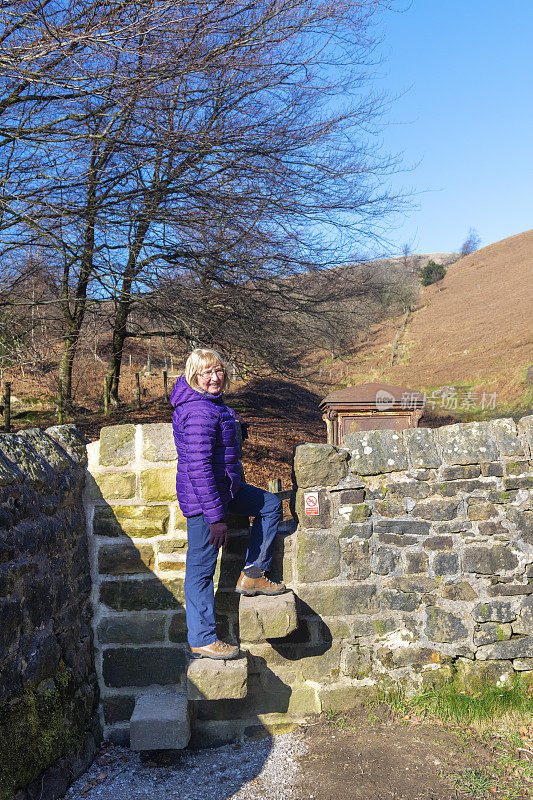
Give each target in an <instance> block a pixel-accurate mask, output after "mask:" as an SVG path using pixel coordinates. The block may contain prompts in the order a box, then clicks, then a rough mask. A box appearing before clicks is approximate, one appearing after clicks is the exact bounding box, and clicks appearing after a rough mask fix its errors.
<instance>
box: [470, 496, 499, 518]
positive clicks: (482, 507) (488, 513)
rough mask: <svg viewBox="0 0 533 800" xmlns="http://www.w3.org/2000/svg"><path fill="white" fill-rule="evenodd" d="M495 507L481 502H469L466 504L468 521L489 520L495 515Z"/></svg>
mask: <svg viewBox="0 0 533 800" xmlns="http://www.w3.org/2000/svg"><path fill="white" fill-rule="evenodd" d="M497 513H498V512H497V509H496V506H494V505H493V504H492V503H487V502H486V501H483V500H470V501H469V503H468V509H467V514H468V519H473V520H480V519H481V520H484V519H490V518H491V517H494V516H496V514H497Z"/></svg>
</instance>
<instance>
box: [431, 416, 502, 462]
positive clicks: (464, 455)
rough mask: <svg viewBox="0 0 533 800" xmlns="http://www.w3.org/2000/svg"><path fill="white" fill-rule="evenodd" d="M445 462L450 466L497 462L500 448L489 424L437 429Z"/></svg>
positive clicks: (478, 423)
mask: <svg viewBox="0 0 533 800" xmlns="http://www.w3.org/2000/svg"><path fill="white" fill-rule="evenodd" d="M435 435H436V436H437V437H438V439H439V441H440V445H441V448H442V453H443V457H444V460H445V461H446V462H447V463H448V464H479V463H480V462H482V461H483V462H485V461H495V460H496V459H497V458H498V456H499V453H498V448H497V446H496V442H495V441H494V437H493V434H492V431H491V429H490V424H489V423H488V422H460V423H458V424H455V425H444V426H443V427H442V428H437V429H436V431H435Z"/></svg>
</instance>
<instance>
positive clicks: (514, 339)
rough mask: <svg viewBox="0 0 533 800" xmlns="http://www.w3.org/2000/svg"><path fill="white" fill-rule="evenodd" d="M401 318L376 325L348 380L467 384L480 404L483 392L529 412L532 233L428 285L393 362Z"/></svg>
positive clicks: (508, 407)
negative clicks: (395, 341) (391, 355)
mask: <svg viewBox="0 0 533 800" xmlns="http://www.w3.org/2000/svg"><path fill="white" fill-rule="evenodd" d="M400 322H401V320H400V319H398V320H395V321H393V322H388V323H386V324H384V325H381V326H378V327H377V328H376V329H374V331H373V333H372V336H371V337H370V338H369V339H368V340H367V342H366V344H365V345H364V346H363V347H362V348H361V349H360V351H359V352H358V354H357V356H355V357H354V358H350V359H349V361H350V369H349V374H350V380H349V382H350V383H359V382H362V381H367V380H380V381H385V382H388V383H393V384H396V385H400V386H406V387H408V388H411V389H422V388H423V389H426V390H428V389H429V390H433V389H436V388H440V387H444V386H461V387H469V388H471V389H472V390H473V391H474V392H476V393H477V400H478V402H479V401H480V398H481V394H482V392H486V393H487V394H488V393H492V392H497V398H496V411H497V412H499V413H501V412H502V411H504V412H511V411H518V412H519V411H521V412H522V413H523V412H525V411H527V410H530V409H531V407H532V391H531V390H532V388H533V387H532V385H531V383H530V382H529V381H527V379H526V370H527V368H528V367H530V366H531V365H533V230H531V231H527V232H525V233H521V234H518V235H517V236H512V237H510V238H508V239H503V240H502V241H500V242H496V243H495V244H492V245H490V246H488V247H485V248H483V249H482V250H478V251H477V252H476V253H473V254H472V255H470V256H467V257H466V258H463V259H461V260H460V261H457V262H456V263H455V264H453V265H452V266H451V267H450V268H449V269H448V272H447V274H446V277H445V278H444V279H443V280H442V281H441V282H440V283H439V284H438V285H434V286H428V287H427V288H423V289H422V290H421V292H420V295H419V299H418V304H417V308H416V310H415V312H414V313H413V314H412V316H411V318H410V320H409V322H408V324H407V327H406V329H405V331H404V332H403V335H402V337H401V340H400V343H399V347H398V352H397V357H396V359H395V363H394V365H393V366H392V367H389V365H388V364H389V359H390V354H391V347H392V342H393V340H394V336H395V334H396V329H397V326H398V325H399V324H400ZM345 363H346V362H345ZM532 371H533V370H532Z"/></svg>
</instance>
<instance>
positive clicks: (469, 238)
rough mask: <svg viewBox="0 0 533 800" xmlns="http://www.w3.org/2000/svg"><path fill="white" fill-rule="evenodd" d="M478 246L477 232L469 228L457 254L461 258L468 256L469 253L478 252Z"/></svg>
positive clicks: (479, 241) (479, 242)
mask: <svg viewBox="0 0 533 800" xmlns="http://www.w3.org/2000/svg"><path fill="white" fill-rule="evenodd" d="M480 244H481V239H480V237H479V234H478V232H477V231H476V229H475V228H470V230H469V231H468V233H467V235H466V239H465V240H464V242H463V244H462V245H461V248H460V250H459V252H460V254H461V256H469V255H470V254H471V253H475V251H476V250H479V246H480Z"/></svg>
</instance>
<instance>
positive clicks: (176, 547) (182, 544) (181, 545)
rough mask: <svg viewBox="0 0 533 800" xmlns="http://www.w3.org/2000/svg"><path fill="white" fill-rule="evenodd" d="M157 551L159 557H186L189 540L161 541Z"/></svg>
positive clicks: (177, 538) (182, 538)
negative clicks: (175, 555) (173, 555)
mask: <svg viewBox="0 0 533 800" xmlns="http://www.w3.org/2000/svg"><path fill="white" fill-rule="evenodd" d="M157 550H158V553H159V557H161V556H162V555H163V556H167V555H172V554H177V555H181V556H184V555H185V552H186V550H187V539H186V538H185V537H181V536H180V537H176V538H173V539H161V540H160V541H159V542H158V543H157ZM241 552H242V550H241Z"/></svg>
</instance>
